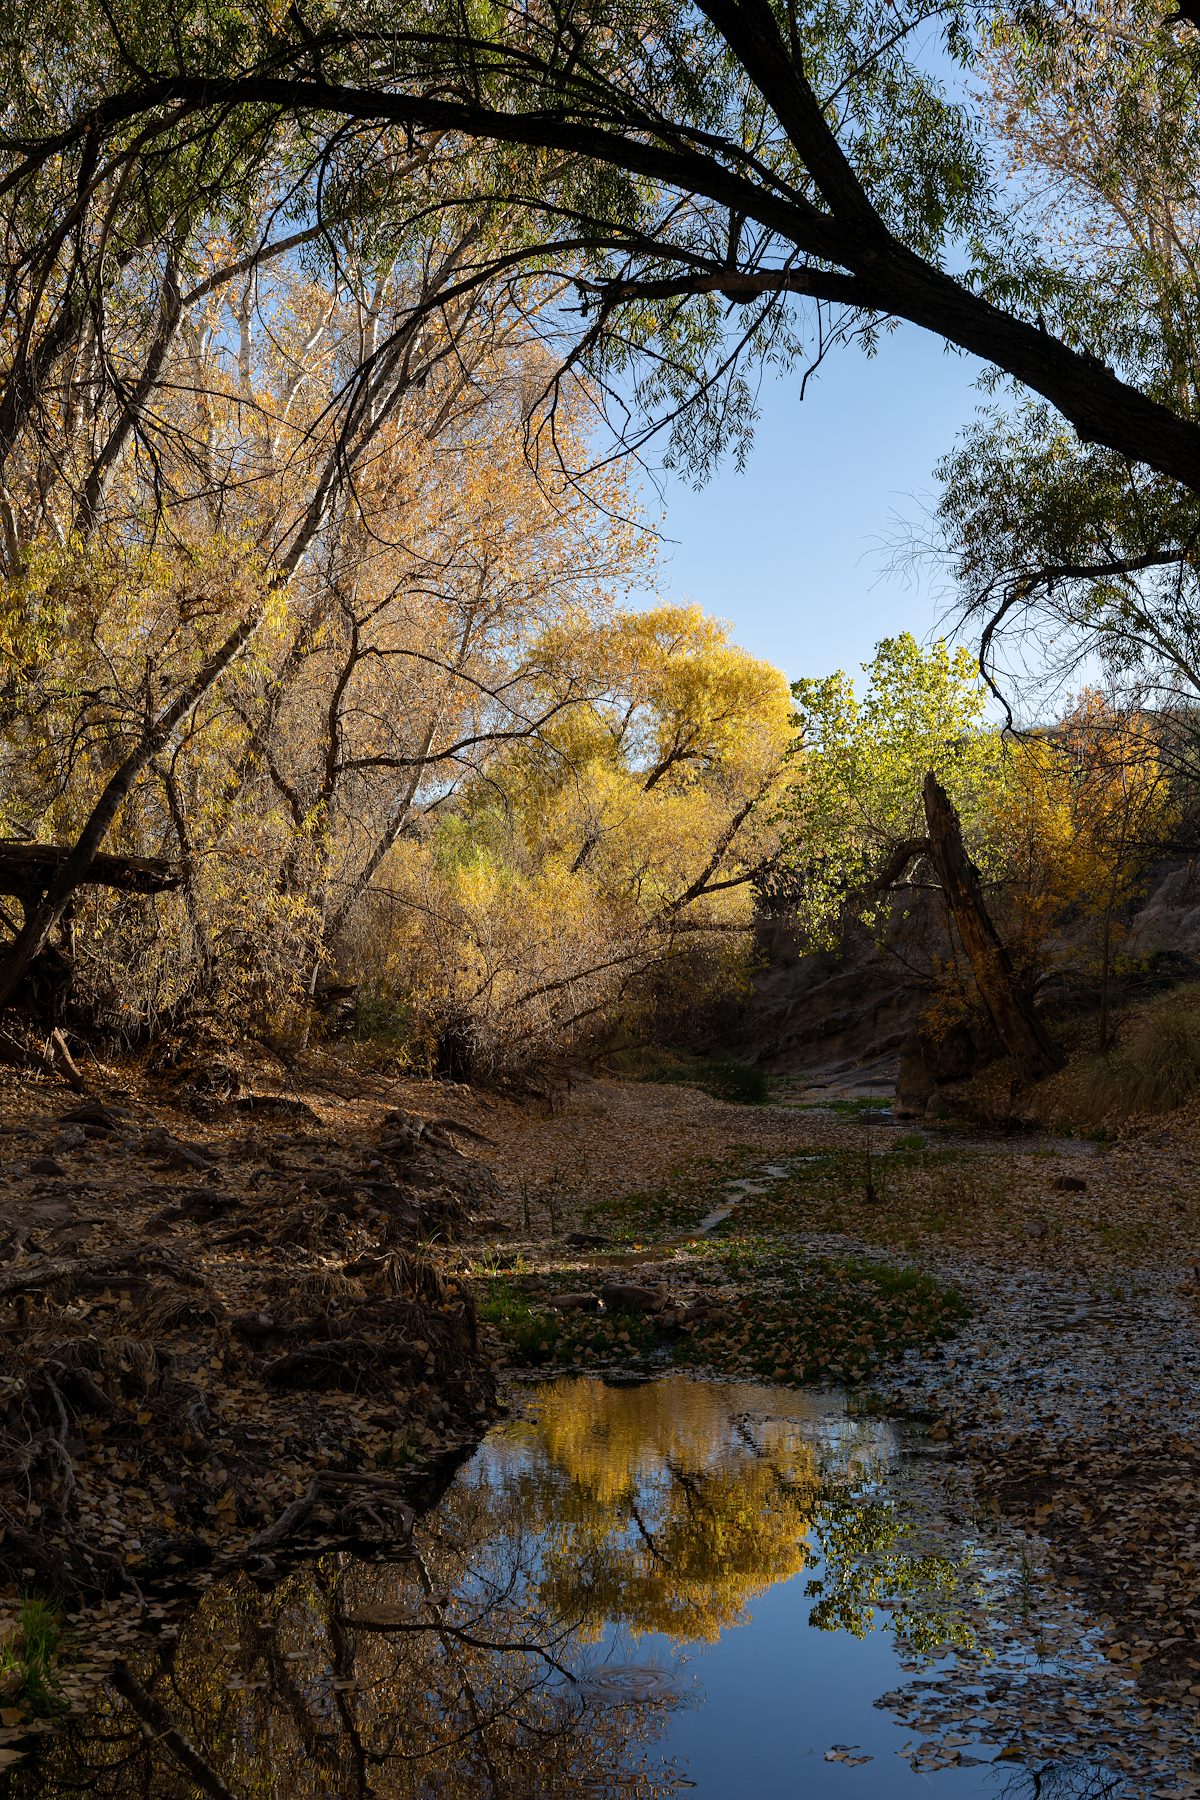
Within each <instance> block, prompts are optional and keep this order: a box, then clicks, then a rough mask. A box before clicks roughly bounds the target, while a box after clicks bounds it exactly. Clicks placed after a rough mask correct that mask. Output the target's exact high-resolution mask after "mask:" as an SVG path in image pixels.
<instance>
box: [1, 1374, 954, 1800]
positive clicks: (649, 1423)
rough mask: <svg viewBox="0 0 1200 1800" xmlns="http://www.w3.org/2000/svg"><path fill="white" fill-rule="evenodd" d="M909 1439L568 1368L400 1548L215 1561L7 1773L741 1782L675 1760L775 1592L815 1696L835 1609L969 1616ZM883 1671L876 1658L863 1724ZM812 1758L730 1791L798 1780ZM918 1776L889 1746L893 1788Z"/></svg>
mask: <svg viewBox="0 0 1200 1800" xmlns="http://www.w3.org/2000/svg"><path fill="white" fill-rule="evenodd" d="M893 1453H894V1445H893V1443H892V1440H891V1437H890V1434H889V1431H888V1428H887V1427H886V1426H882V1425H878V1424H864V1425H861V1426H854V1425H848V1424H847V1423H846V1422H845V1421H844V1420H841V1419H840V1418H838V1417H837V1416H836V1414H835V1413H834V1412H832V1411H831V1410H830V1408H829V1406H828V1403H822V1404H818V1403H817V1402H815V1401H813V1400H812V1399H808V1398H806V1397H805V1396H803V1395H797V1394H783V1393H773V1392H771V1391H769V1390H761V1389H750V1388H738V1387H735V1386H728V1385H722V1384H707V1383H702V1382H693V1381H689V1380H686V1379H684V1378H671V1379H667V1380H663V1381H659V1382H654V1383H648V1384H645V1385H639V1386H633V1387H623V1388H621V1387H609V1386H605V1385H603V1384H602V1383H600V1382H597V1381H594V1380H567V1381H560V1382H557V1383H554V1384H553V1385H551V1386H549V1387H547V1388H545V1389H543V1390H541V1392H540V1394H539V1396H538V1398H537V1399H536V1401H535V1404H534V1407H533V1409H532V1411H531V1415H530V1416H529V1417H528V1418H526V1419H523V1420H521V1421H519V1422H516V1423H513V1424H510V1425H508V1426H506V1427H504V1428H502V1429H500V1430H499V1431H497V1432H495V1433H493V1435H492V1437H491V1438H490V1439H489V1440H488V1442H487V1443H486V1444H485V1446H484V1447H483V1448H482V1449H481V1451H480V1452H479V1454H478V1455H477V1456H476V1457H475V1458H474V1459H473V1461H472V1462H471V1463H470V1464H469V1465H468V1466H467V1467H466V1469H465V1470H464V1471H463V1472H462V1474H461V1475H460V1477H459V1478H458V1479H457V1480H456V1482H455V1484H454V1485H453V1487H452V1488H451V1489H450V1491H449V1492H448V1493H447V1495H446V1496H445V1498H444V1499H443V1501H442V1502H441V1503H440V1505H439V1506H438V1507H437V1508H436V1509H435V1510H434V1511H433V1512H432V1513H430V1514H429V1515H428V1516H427V1517H426V1518H425V1519H424V1520H423V1521H422V1523H421V1525H420V1527H419V1528H418V1536H417V1542H416V1547H415V1550H414V1551H413V1552H412V1553H411V1554H410V1555H408V1556H407V1557H406V1558H405V1559H404V1560H400V1561H371V1562H368V1561H364V1560H361V1559H358V1558H355V1557H353V1556H351V1555H350V1554H348V1553H346V1552H344V1551H332V1552H330V1553H328V1554H326V1555H323V1556H320V1557H318V1558H315V1559H314V1560H312V1561H310V1562H307V1563H305V1564H304V1565H303V1566H302V1567H300V1568H298V1569H296V1570H295V1571H293V1572H292V1573H290V1574H289V1575H287V1576H286V1577H285V1578H284V1579H282V1580H280V1581H277V1582H276V1583H275V1584H274V1585H272V1586H271V1587H270V1589H269V1590H268V1589H264V1588H263V1587H262V1586H261V1585H256V1584H255V1583H254V1582H253V1581H252V1580H250V1579H248V1578H246V1577H241V1578H238V1579H236V1580H232V1581H229V1582H226V1583H223V1584H222V1585H220V1586H215V1587H213V1588H212V1589H210V1591H209V1592H208V1593H207V1595H206V1596H205V1597H204V1599H203V1601H202V1602H201V1603H200V1604H199V1606H198V1607H197V1608H196V1609H195V1610H194V1612H193V1613H192V1614H191V1615H190V1616H189V1617H188V1618H187V1619H186V1620H185V1622H184V1623H183V1624H182V1626H181V1627H180V1629H179V1633H178V1638H177V1640H175V1641H166V1640H161V1639H160V1640H159V1641H158V1642H157V1643H156V1644H155V1645H153V1646H150V1647H147V1648H145V1649H143V1650H142V1651H140V1652H139V1653H138V1654H136V1655H135V1656H133V1657H132V1658H131V1659H130V1660H129V1662H128V1663H127V1664H126V1665H125V1666H124V1667H123V1668H122V1669H121V1670H119V1671H118V1673H117V1675H116V1677H115V1679H114V1681H113V1683H112V1685H111V1687H110V1688H109V1689H108V1690H107V1691H106V1693H105V1696H104V1699H103V1703H102V1704H101V1705H100V1706H99V1707H98V1708H96V1710H95V1711H94V1712H93V1713H92V1714H91V1715H90V1716H88V1717H87V1718H84V1719H81V1720H78V1721H76V1722H74V1723H72V1724H71V1725H69V1726H67V1727H66V1728H64V1729H63V1730H62V1731H61V1732H60V1733H59V1734H58V1735H57V1736H56V1737H55V1738H54V1739H53V1740H52V1741H51V1743H50V1745H49V1748H48V1750H47V1752H46V1753H45V1755H44V1757H43V1758H42V1759H41V1761H40V1763H39V1764H38V1765H36V1766H34V1765H28V1766H26V1767H25V1768H23V1769H19V1770H17V1771H15V1773H14V1775H13V1778H12V1782H13V1785H12V1790H11V1791H12V1794H13V1796H14V1800H30V1797H32V1796H34V1795H37V1796H60V1795H62V1796H65V1795H68V1794H75V1793H78V1792H80V1791H85V1792H88V1793H94V1794H97V1795H100V1796H114V1797H116V1796H120V1797H122V1800H124V1797H125V1796H133V1795H145V1796H155V1797H156V1800H192V1797H193V1796H196V1795H214V1796H218V1797H219V1800H230V1797H233V1800H259V1797H269V1796H276V1795H278V1796H288V1800H307V1797H308V1796H313V1797H314V1800H315V1797H316V1796H330V1795H337V1796H343V1795H344V1796H348V1797H359V1796H364V1797H365V1796H368V1795H372V1796H387V1797H389V1800H391V1797H393V1796H394V1797H395V1800H410V1797H411V1800H426V1797H427V1796H431V1795H433V1794H435V1793H437V1794H439V1795H443V1796H459V1795H461V1796H464V1797H465V1796H471V1797H472V1800H478V1797H479V1796H495V1797H496V1800H518V1797H521V1800H524V1797H525V1796H544V1797H545V1800H553V1797H555V1796H559V1795H564V1796H565V1795H567V1794H568V1793H570V1794H578V1793H579V1792H582V1793H584V1794H594V1795H621V1796H625V1795H629V1796H634V1795H637V1796H647V1797H649V1796H659V1795H668V1794H671V1793H675V1792H677V1791H678V1790H679V1789H680V1788H681V1787H685V1786H691V1785H693V1784H695V1783H696V1782H697V1780H699V1784H700V1785H701V1786H702V1787H705V1788H706V1791H709V1792H712V1793H713V1794H722V1795H725V1794H732V1793H734V1792H735V1789H734V1788H731V1787H728V1786H721V1785H719V1784H718V1785H717V1786H713V1787H710V1786H709V1785H708V1783H706V1782H705V1781H704V1780H703V1779H702V1772H701V1771H699V1770H698V1769H697V1768H696V1767H694V1766H693V1767H684V1766H678V1765H677V1764H676V1763H675V1761H674V1760H673V1759H672V1755H671V1749H672V1733H673V1731H674V1729H675V1726H676V1724H677V1721H678V1719H679V1718H680V1716H681V1715H682V1714H684V1713H687V1712H689V1711H690V1712H691V1713H693V1714H702V1715H704V1716H709V1715H710V1714H711V1711H712V1705H713V1698H714V1695H713V1686H714V1679H716V1671H717V1664H716V1661H715V1659H714V1657H713V1656H711V1655H710V1652H709V1649H708V1647H709V1646H713V1645H715V1644H716V1643H717V1640H718V1639H721V1640H722V1644H723V1645H724V1644H726V1643H734V1642H736V1643H737V1644H739V1645H741V1646H742V1648H743V1650H744V1651H745V1652H747V1653H749V1654H750V1656H751V1666H752V1667H753V1655H754V1645H755V1642H756V1633H757V1632H759V1631H760V1620H759V1617H758V1612H759V1603H760V1602H763V1601H764V1599H765V1597H767V1596H770V1600H771V1604H772V1605H775V1604H776V1600H775V1596H776V1595H777V1594H782V1595H784V1596H785V1598H786V1607H785V1610H783V1611H781V1612H780V1614H779V1618H780V1620H781V1621H782V1624H777V1625H776V1626H774V1627H772V1628H771V1635H770V1636H769V1638H767V1639H764V1640H763V1641H762V1642H760V1643H759V1647H758V1651H757V1655H758V1657H759V1659H760V1661H761V1660H762V1659H764V1658H767V1657H769V1658H770V1659H771V1660H772V1663H773V1664H774V1665H775V1669H774V1673H775V1674H778V1673H779V1672H780V1669H779V1665H780V1664H781V1663H782V1665H783V1673H784V1674H785V1675H786V1677H787V1680H788V1682H789V1684H790V1689H789V1691H790V1690H794V1692H795V1694H796V1696H797V1697H801V1696H803V1695H804V1694H805V1692H806V1691H810V1692H812V1693H816V1692H818V1691H819V1687H820V1680H821V1679H822V1671H821V1670H820V1669H819V1668H818V1667H817V1666H816V1664H815V1662H814V1651H813V1648H812V1646H814V1645H816V1646H820V1644H821V1643H822V1638H821V1633H823V1632H826V1633H830V1632H831V1633H836V1634H839V1635H840V1637H841V1638H842V1639H843V1640H844V1641H845V1642H846V1643H847V1645H850V1644H851V1643H852V1639H853V1637H854V1636H855V1635H857V1636H860V1637H861V1636H862V1635H864V1634H865V1633H867V1632H868V1630H869V1629H870V1627H871V1625H872V1624H880V1623H882V1624H886V1625H888V1626H889V1627H890V1629H891V1631H892V1632H893V1634H894V1635H895V1637H896V1638H898V1639H899V1640H900V1641H901V1642H902V1643H903V1644H904V1645H906V1646H907V1650H908V1653H909V1654H912V1653H922V1652H930V1651H933V1650H936V1649H937V1648H939V1647H941V1646H943V1645H946V1644H953V1643H959V1642H962V1641H964V1636H965V1634H969V1629H970V1627H969V1623H968V1621H967V1609H966V1608H965V1605H964V1601H965V1599H966V1597H967V1595H968V1593H969V1590H970V1579H969V1569H968V1566H967V1559H966V1558H965V1556H964V1555H963V1554H960V1553H957V1552H953V1551H952V1552H949V1553H947V1554H945V1555H932V1554H910V1553H908V1552H907V1551H905V1550H904V1548H903V1547H902V1544H901V1525H902V1520H901V1517H900V1515H899V1514H898V1512H897V1510H896V1508H895V1506H894V1505H893V1504H892V1502H891V1501H889V1500H888V1498H887V1497H886V1495H885V1494H884V1492H883V1491H882V1489H881V1488H879V1487H878V1485H877V1480H878V1477H879V1476H880V1474H881V1473H882V1472H883V1471H885V1470H886V1467H887V1464H888V1462H889V1460H890V1458H891V1457H892V1455H893ZM798 1576H806V1579H804V1580H800V1581H797V1580H795V1579H794V1578H796V1577H798ZM782 1584H788V1585H787V1586H786V1588H785V1587H783V1586H782ZM764 1610H765V1611H769V1608H765V1609H764ZM751 1615H754V1617H753V1622H752V1625H751V1626H750V1628H748V1629H735V1628H744V1627H746V1626H747V1622H748V1621H749V1620H750V1619H751ZM810 1626H813V1627H816V1630H812V1629H809V1627H810ZM846 1634H850V1637H847V1636H846ZM889 1654H890V1653H889ZM815 1655H816V1657H817V1658H820V1656H821V1652H820V1649H819V1648H818V1649H817V1650H816V1652H815ZM830 1666H832V1665H830ZM847 1667H849V1665H847ZM893 1671H894V1665H893ZM762 1673H763V1676H764V1678H765V1667H764V1669H763V1671H762ZM826 1673H827V1671H826ZM879 1673H880V1671H879V1669H878V1668H877V1667H876V1666H875V1665H871V1666H869V1667H867V1668H866V1670H865V1672H864V1673H863V1674H862V1675H861V1676H860V1677H859V1678H858V1681H857V1689H856V1693H855V1695H854V1700H855V1704H857V1706H858V1707H859V1710H860V1712H863V1713H864V1714H865V1715H866V1716H867V1722H868V1724H869V1723H870V1717H871V1715H870V1702H871V1700H872V1698H873V1697H874V1694H875V1693H877V1692H878V1691H879V1689H880V1687H881V1686H883V1685H886V1680H887V1672H886V1671H885V1672H884V1678H883V1679H882V1680H880V1679H879ZM893 1678H894V1673H893ZM755 1679H757V1677H755ZM838 1679H839V1680H840V1681H842V1683H843V1685H844V1684H845V1680H847V1679H851V1680H852V1678H851V1677H840V1676H839V1678H838ZM760 1685H762V1683H761V1682H760ZM852 1685H853V1683H852ZM839 1691H840V1690H839ZM784 1710H785V1712H786V1713H788V1717H787V1721H786V1722H787V1725H788V1729H789V1731H791V1732H792V1733H793V1734H794V1732H795V1730H796V1729H798V1727H797V1726H796V1724H795V1717H794V1714H795V1705H794V1704H793V1705H792V1707H791V1708H790V1710H789V1709H788V1708H787V1706H786V1704H785V1707H784ZM875 1717H876V1719H877V1718H878V1715H875ZM825 1724H826V1721H825V1720H824V1719H823V1718H821V1717H818V1718H817V1719H816V1722H815V1726H814V1729H816V1730H817V1731H822V1730H824V1729H825ZM789 1741H790V1740H789ZM821 1748H823V1745H822V1746H819V1747H818V1748H817V1751H816V1754H817V1755H818V1756H819V1754H820V1750H821ZM812 1751H813V1745H812V1744H811V1743H810V1744H809V1745H808V1753H812ZM713 1766H715V1764H714V1765H713ZM814 1773H815V1771H814ZM836 1773H837V1774H838V1775H842V1776H843V1778H844V1772H842V1771H837V1772H836ZM881 1773H882V1771H881ZM794 1774H795V1771H794V1768H793V1769H792V1771H791V1777H790V1778H788V1779H787V1780H786V1784H785V1785H781V1786H779V1787H778V1789H777V1790H776V1789H771V1788H769V1787H768V1788H764V1787H762V1785H761V1782H759V1781H758V1779H757V1778H756V1785H755V1787H754V1788H753V1789H752V1788H751V1787H750V1786H747V1787H746V1788H745V1789H738V1790H736V1791H745V1792H747V1793H749V1792H751V1791H762V1792H773V1791H778V1792H779V1793H781V1794H782V1793H784V1792H787V1793H789V1794H790V1793H792V1792H794V1791H795V1780H794ZM902 1777H904V1778H908V1779H912V1778H911V1777H909V1776H908V1771H907V1769H906V1768H903V1767H902V1766H901V1765H897V1767H896V1769H895V1770H892V1769H891V1768H889V1769H888V1771H887V1790H886V1791H888V1792H891V1791H893V1790H894V1789H898V1787H899V1785H902ZM830 1778H831V1779H832V1774H831V1777H830ZM806 1785H808V1783H807V1781H806ZM813 1791H816V1790H813ZM831 1791H832V1790H831ZM839 1791H840V1790H839ZM860 1791H861V1790H860ZM871 1791H872V1792H873V1793H879V1792H881V1791H883V1790H881V1789H880V1787H879V1786H878V1784H877V1783H876V1784H875V1785H874V1786H873V1787H872V1790H871Z"/></svg>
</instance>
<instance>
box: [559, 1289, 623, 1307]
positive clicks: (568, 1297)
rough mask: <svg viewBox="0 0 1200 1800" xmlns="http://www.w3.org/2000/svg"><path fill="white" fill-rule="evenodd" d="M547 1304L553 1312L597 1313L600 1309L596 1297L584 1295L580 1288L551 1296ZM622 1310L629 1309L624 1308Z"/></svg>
mask: <svg viewBox="0 0 1200 1800" xmlns="http://www.w3.org/2000/svg"><path fill="white" fill-rule="evenodd" d="M549 1304H550V1306H551V1308H552V1309H553V1311H555V1312H598V1311H599V1308H600V1302H599V1300H598V1299H597V1297H596V1295H595V1294H589V1293H586V1292H585V1291H584V1290H583V1289H582V1288H581V1289H579V1291H578V1292H576V1291H574V1290H572V1292H571V1293H569V1294H551V1295H550V1296H549ZM624 1310H625V1311H626V1312H628V1311H630V1310H631V1309H630V1308H629V1307H626V1308H625V1309H624Z"/></svg>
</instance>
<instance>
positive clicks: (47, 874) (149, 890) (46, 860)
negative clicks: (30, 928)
mask: <svg viewBox="0 0 1200 1800" xmlns="http://www.w3.org/2000/svg"><path fill="white" fill-rule="evenodd" d="M70 854H71V845H70V844H31V843H26V842H24V841H23V840H22V839H19V838H0V894H12V895H13V896H14V897H15V898H16V899H18V900H19V901H20V902H21V904H22V906H23V907H24V908H25V910H26V911H27V912H28V910H29V909H30V907H31V906H34V905H36V904H37V902H38V901H39V900H40V899H41V897H42V895H43V894H44V893H45V892H46V889H47V888H48V887H49V886H50V883H51V882H52V881H53V880H54V878H55V876H56V875H58V873H59V871H60V870H61V869H62V867H63V865H64V863H65V862H66V860H67V858H68V856H70ZM82 879H83V882H84V883H87V884H91V885H94V886H97V887H110V888H117V889H118V890H119V891H120V892H122V893H126V894H161V893H165V892H166V891H167V890H168V889H170V888H177V887H180V886H181V885H182V883H183V881H184V879H185V871H184V870H183V869H182V868H181V867H180V865H179V864H178V863H170V862H166V861H164V860H163V858H161V857H157V856H118V855H115V854H111V853H109V852H108V851H102V852H101V853H100V854H99V855H97V856H95V857H93V859H92V862H91V863H90V865H89V867H88V871H87V874H86V875H84V876H83V878H82Z"/></svg>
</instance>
